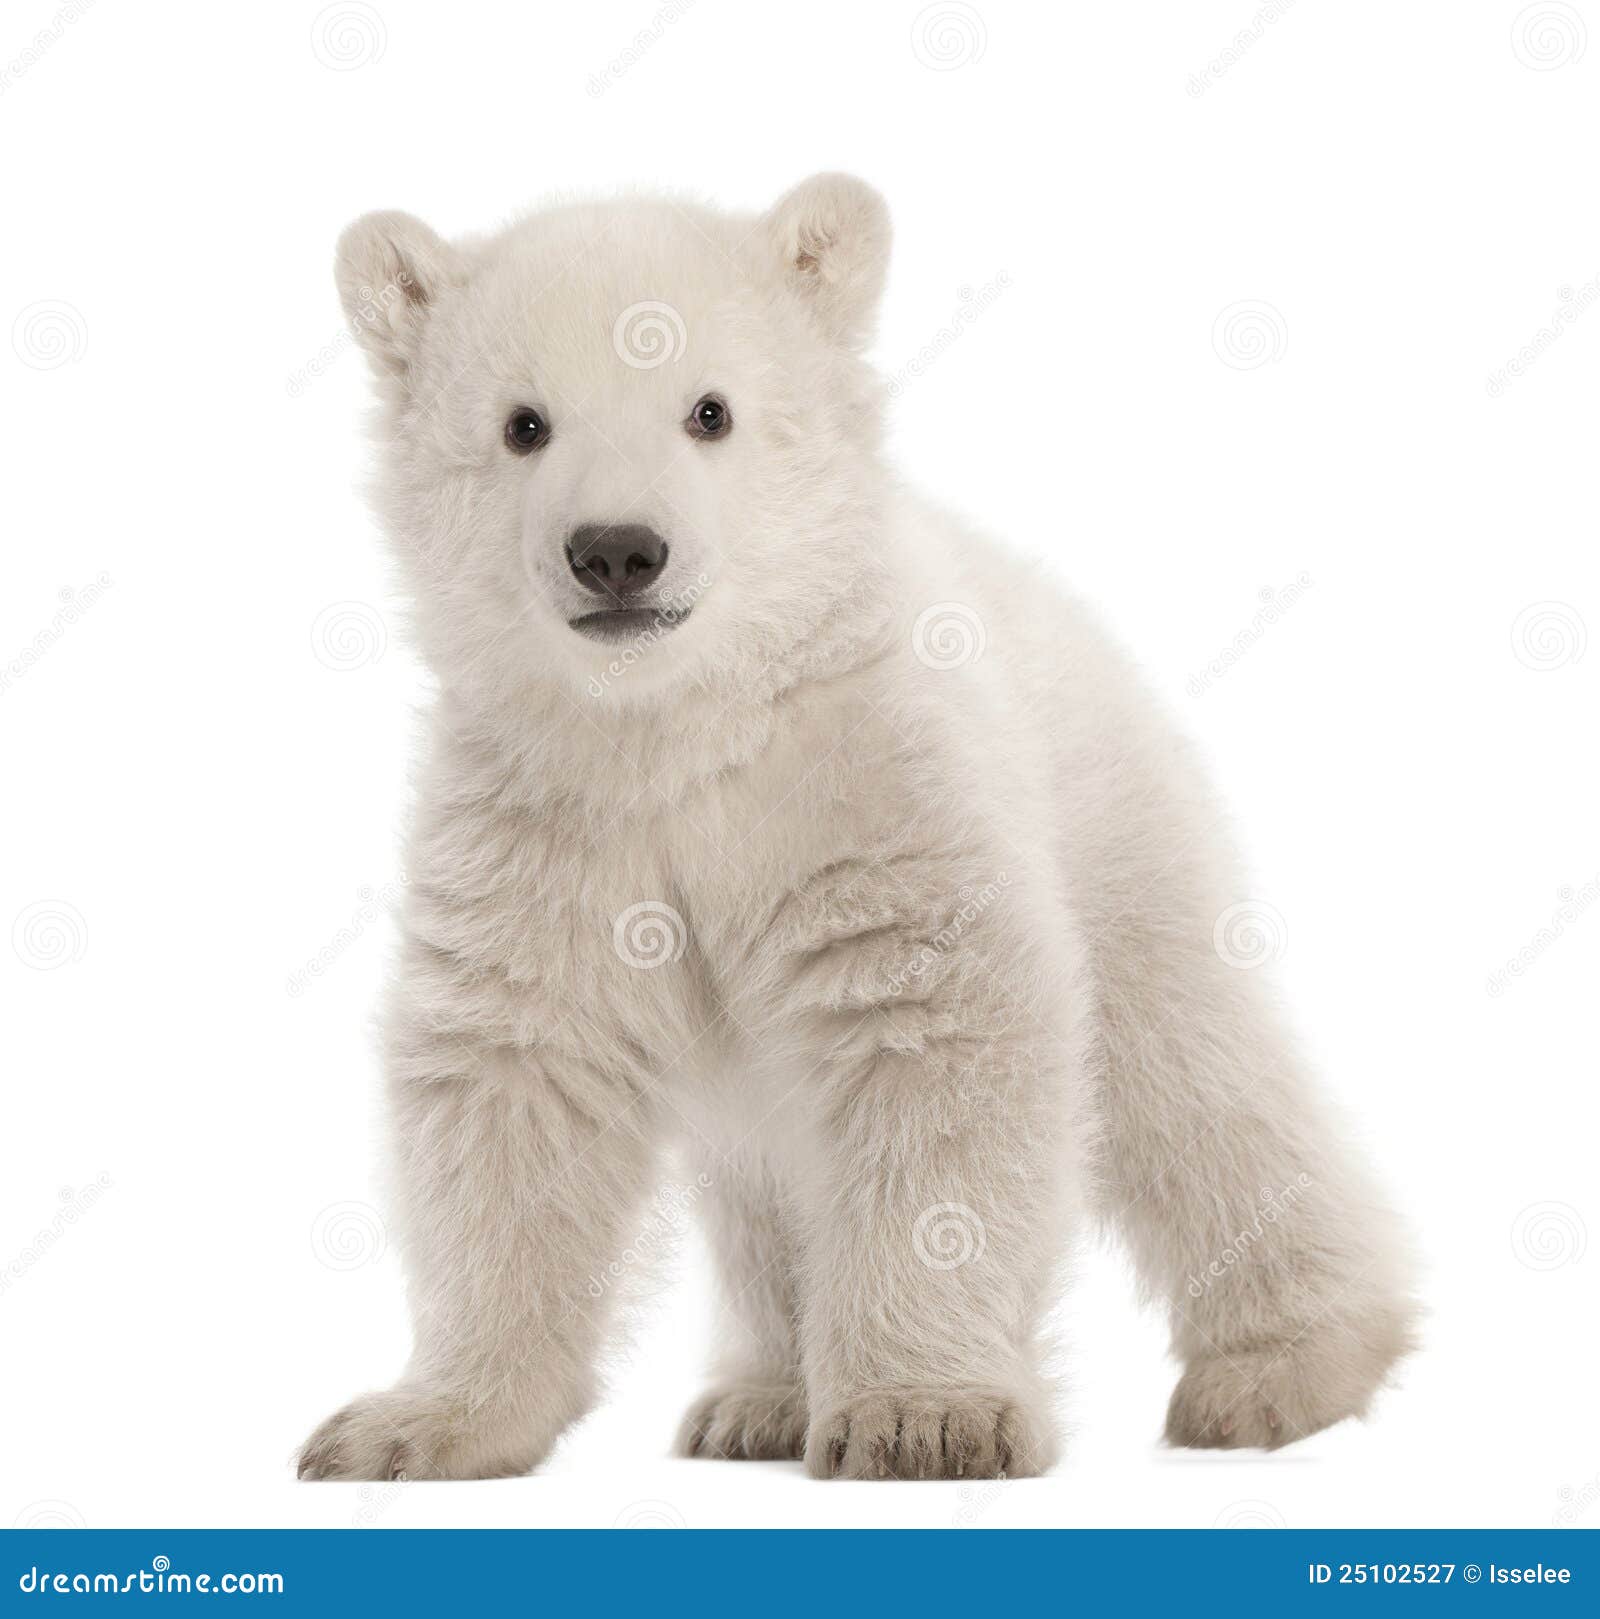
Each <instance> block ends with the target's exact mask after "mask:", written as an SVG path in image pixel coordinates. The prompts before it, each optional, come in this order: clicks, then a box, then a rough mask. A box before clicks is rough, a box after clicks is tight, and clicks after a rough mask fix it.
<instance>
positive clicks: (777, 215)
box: [765, 174, 890, 349]
mask: <svg viewBox="0 0 1600 1619" xmlns="http://www.w3.org/2000/svg"><path fill="white" fill-rule="evenodd" d="M765 224H766V228H767V235H768V238H769V239H770V240H771V242H772V243H773V245H774V246H775V247H776V248H777V251H778V256H779V261H780V265H781V268H782V272H783V276H784V280H785V282H786V284H787V285H788V286H789V288H790V289H791V290H792V291H793V292H794V293H795V294H796V295H797V296H798V297H799V299H800V301H801V302H802V303H804V304H805V305H806V307H807V308H808V309H810V310H811V312H812V314H813V316H814V317H815V319H816V321H817V324H818V325H819V326H820V327H821V328H822V330H823V332H824V333H825V334H826V335H827V336H828V337H829V338H831V339H832V340H833V341H834V342H836V343H838V344H840V345H842V346H843V347H845V348H848V349H862V348H865V347H866V345H867V341H868V339H869V338H870V337H871V336H872V324H873V319H874V317H875V316H876V314H877V310H878V299H879V298H880V297H881V296H882V293H883V282H884V277H885V275H886V273H887V272H888V268H889V238H890V230H889V209H888V206H887V205H886V204H885V202H884V200H883V198H882V197H880V196H879V195H878V193H877V192H876V191H874V190H873V189H872V187H871V186H869V185H868V184H867V183H866V182H865V181H864V180H858V179H856V177H855V176H854V175H852V174H814V175H812V177H811V178H810V179H809V180H802V181H801V182H800V184H799V185H797V186H796V187H795V188H794V190H793V191H791V192H790V193H789V194H788V195H787V196H786V197H784V198H783V199H782V201H781V202H779V203H778V204H777V206H776V207H774V208H773V209H772V211H771V212H770V213H769V214H768V215H767V217H766V221H765Z"/></svg>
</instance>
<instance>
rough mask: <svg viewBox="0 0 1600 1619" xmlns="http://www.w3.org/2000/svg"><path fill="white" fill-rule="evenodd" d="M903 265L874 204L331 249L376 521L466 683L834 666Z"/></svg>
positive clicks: (861, 541) (628, 210)
mask: <svg viewBox="0 0 1600 1619" xmlns="http://www.w3.org/2000/svg"><path fill="white" fill-rule="evenodd" d="M888 253H889V224H888V215H887V211H886V209H885V207H884V204H883V202H882V200H881V199H880V198H879V196H878V195H877V194H876V193H875V192H874V191H872V190H871V189H870V188H869V187H868V186H866V185H865V184H863V183H862V182H861V181H859V180H855V179H852V178H850V177H849V176H845V175H836V174H827V175H819V176H816V177H815V178H813V179H811V180H808V181H806V182H804V183H803V184H801V185H800V186H798V187H797V188H796V189H795V190H794V191H792V192H790V193H789V194H788V195H787V196H786V197H784V198H783V199H782V200H781V201H780V202H779V203H778V204H777V205H776V206H775V207H774V208H772V209H771V210H770V211H769V212H768V213H766V214H764V215H761V216H735V215H727V214H722V213H717V212H714V211H711V210H708V209H705V208H702V207H698V206H691V205H686V204H679V203H676V202H672V201H669V200H662V199H659V198H648V199H623V200H617V201H609V202H605V203H585V204H567V205H562V206H558V207H552V208H548V209H545V210H542V211H540V212H537V213H535V214H533V215H531V216H530V217H528V218H526V219H523V220H521V221H519V222H517V223H516V224H514V225H512V226H510V227H509V228H508V229H506V230H505V231H503V232H501V233H500V234H498V235H494V236H486V237H481V238H474V239H470V240H465V241H460V242H454V243H452V242H447V241H445V240H444V239H443V238H441V237H440V236H438V235H437V234H435V233H434V232H433V231H432V230H430V229H429V228H428V227H427V226H426V225H424V224H423V223H422V222H421V221H420V220H418V219H415V218H413V217H411V216H410V215H407V214H401V213H377V214H369V215H366V216H364V217H363V218H361V219H359V220H357V221H356V222H355V224H353V225H352V226H350V228H349V229H348V230H347V231H346V232H345V233H344V235H343V237H342V238H341V239H340V242H339V249H338V261H337V277H338V284H339V291H340V294H341V297H342V299H343V302H344V307H345V311H346V314H347V315H348V316H349V318H350V321H351V323H352V328H353V330H354V331H355V332H356V334H357V336H358V338H359V340H360V342H361V344H362V346H363V347H364V348H365V349H366V351H367V353H368V355H369V356H370V358H371V360H372V362H373V365H374V368H375V370H376V372H377V374H378V377H379V379H380V385H381V386H380V391H381V396H382V404H383V409H382V417H381V422H380V433H379V438H380V446H381V470H380V473H379V478H378V483H377V489H376V502H377V505H378V508H379V510H380V513H381V515H382V517H383V518H384V521H385V523H386V525H387V527H388V529H389V532H390V536H391V538H392V540H393V542H394V544H395V546H396V547H397V550H398V552H399V555H400V558H401V560H402V562H403V565H404V567H405V570H406V574H407V583H408V586H409V588H410V590H411V592H412V594H413V596H414V597H415V600H416V604H417V609H418V628H419V634H420V637H421V642H422V647H423V651H424V653H425V655H426V656H427V658H428V660H429V661H430V663H432V664H433V665H434V667H435V669H436V670H437V672H438V673H439V674H440V676H441V677H442V678H443V679H444V680H445V681H446V682H447V683H450V682H454V683H459V684H462V685H465V684H468V683H472V682H476V683H478V684H480V685H482V686H492V687H498V688H499V689H500V690H501V691H502V692H511V691H514V690H515V689H517V688H520V687H523V686H525V685H526V684H527V683H528V682H529V681H530V680H532V681H543V682H547V681H556V682H560V683H562V684H563V685H565V686H567V687H569V688H570V689H571V691H572V692H573V693H574V695H575V694H576V693H578V692H586V693H588V694H589V696H591V697H599V696H602V695H604V696H608V697H614V698H615V699H616V700H617V701H618V702H626V701H628V700H629V698H630V696H632V695H633V694H639V695H645V694H648V693H652V692H653V693H656V694H658V695H666V694H670V692H671V691H672V690H673V689H674V688H675V687H678V686H680V685H681V683H682V682H684V681H686V680H687V681H696V680H698V681H700V682H702V683H704V682H705V681H706V680H707V679H708V678H710V676H711V675H712V673H713V672H714V671H716V672H720V674H721V676H722V677H723V678H727V677H728V675H729V673H730V672H732V673H733V675H734V676H735V677H736V678H739V679H751V678H755V677H756V672H757V671H758V670H760V669H762V668H766V667H771V666H772V665H773V664H774V663H775V662H780V663H781V662H782V660H783V659H785V658H789V659H793V658H795V657H797V656H802V657H803V656H805V655H806V650H805V649H806V648H807V647H808V646H811V645H814V644H819V643H821V642H823V641H826V640H827V638H828V637H829V635H830V633H831V626H833V625H835V624H836V623H837V621H838V620H839V619H840V618H841V616H844V615H847V614H848V611H849V604H850V603H851V601H852V600H853V599H859V598H860V597H861V596H863V595H864V594H866V593H869V592H870V591H871V590H872V588H873V587H874V585H875V583H876V581H877V580H878V579H879V578H881V574H882V568H883V564H882V561H881V558H880V557H878V556H877V555H876V547H875V537H876V534H877V532H878V529H879V526H880V525H879V524H878V522H877V515H876V514H877V507H878V504H879V503H880V501H881V500H882V493H881V491H882V488H883V486H884V479H883V476H882V473H881V471H880V470H879V461H878V457H879V439H880V417H881V409H880V398H879V389H878V387H877V385H876V382H875V380H874V378H873V376H872V374H871V372H870V371H869V369H868V368H867V367H866V365H865V364H864V362H863V361H862V359H861V351H862V349H863V348H864V347H865V345H866V343H867V341H868V339H869V337H870V334H871V328H872V323H873V318H874V315H875V311H876V307H877V302H878V298H879V295H880V293H881V290H882V286H883V281H884V274H885V270H886V266H887V261H888Z"/></svg>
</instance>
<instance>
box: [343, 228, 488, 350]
mask: <svg viewBox="0 0 1600 1619" xmlns="http://www.w3.org/2000/svg"><path fill="white" fill-rule="evenodd" d="M466 268H467V267H466V260H465V259H463V258H462V256H461V255H460V254H459V253H458V252H457V251H456V250H455V248H453V247H451V245H450V244H449V243H448V242H447V241H445V240H444V238H443V237H442V236H440V235H439V234H438V233H437V232H435V231H432V230H430V229H429V228H428V227H427V226H426V225H424V224H423V223H422V221H421V220H420V219H416V218H414V217H413V216H412V215H410V214H401V213H392V212H389V213H378V214H363V215H362V216H361V217H360V219H358V220H357V221H356V222H355V223H354V224H353V225H351V226H349V227H348V228H347V229H346V230H345V232H344V234H343V235H342V236H341V237H340V238H339V246H338V250H337V252H336V254H335V258H334V272H333V273H334V279H335V280H336V281H337V282H338V283H339V300H340V302H341V303H342V304H343V305H344V312H345V315H346V316H347V317H348V318H349V321H350V325H351V329H352V330H353V331H354V332H355V334H356V337H357V339H358V340H359V342H360V344H361V346H362V347H363V348H364V349H365V350H366V351H367V353H368V354H369V355H370V356H371V358H372V363H373V365H374V367H376V369H377V370H378V372H379V374H380V375H390V376H396V377H404V376H405V374H406V371H407V370H408V368H409V367H410V365H411V362H412V361H413V360H414V359H415V358H416V355H417V348H418V345H419V344H420V342H421V338H422V330H423V327H424V326H425V325H426V324H427V320H428V314H429V310H430V306H431V305H432V304H433V303H434V302H435V301H436V300H437V299H438V297H439V294H440V293H441V292H443V291H444V289H445V288H446V287H448V286H451V285H454V284H455V283H458V282H460V281H463V280H465V278H466Z"/></svg>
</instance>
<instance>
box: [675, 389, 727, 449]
mask: <svg viewBox="0 0 1600 1619" xmlns="http://www.w3.org/2000/svg"><path fill="white" fill-rule="evenodd" d="M683 425H684V426H685V427H687V428H688V429H689V432H690V435H691V436H692V437H694V438H722V437H723V436H724V435H725V434H726V433H727V431H728V429H729V428H730V427H732V426H733V417H732V416H731V415H730V414H729V413H728V407H727V406H726V405H725V404H723V402H722V401H721V400H720V399H718V398H717V396H716V395H715V394H707V395H706V396H705V398H704V399H702V400H701V401H700V403H699V404H697V405H696V406H695V407H694V409H693V410H691V411H690V412H689V419H688V421H686V422H685V423H684V424H683Z"/></svg>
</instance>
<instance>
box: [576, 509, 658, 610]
mask: <svg viewBox="0 0 1600 1619" xmlns="http://www.w3.org/2000/svg"><path fill="white" fill-rule="evenodd" d="M567 562H568V563H569V564H570V565H571V568H572V571H573V573H575V574H576V575H577V576H578V582H579V584H581V585H583V586H584V587H585V588H586V589H588V590H592V591H594V593H595V594H596V595H598V596H613V597H621V596H632V595H634V594H635V593H636V592H638V591H641V590H643V589H644V588H645V586H646V585H648V584H652V583H653V582H654V581H655V580H657V579H659V578H660V577H661V570H662V569H663V568H664V567H666V565H667V542H666V541H665V540H664V539H662V538H661V536H660V535H659V534H657V533H656V531H655V530H654V529H653V528H646V527H645V526H644V524H643V523H623V524H621V525H619V526H617V527H615V528H611V527H608V526H607V525H606V524H604V523H585V524H584V525H583V527H582V528H575V529H573V531H572V537H571V539H569V540H568V541H567Z"/></svg>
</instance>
